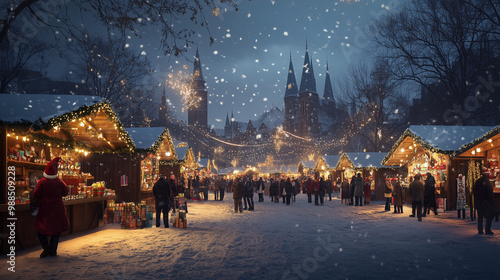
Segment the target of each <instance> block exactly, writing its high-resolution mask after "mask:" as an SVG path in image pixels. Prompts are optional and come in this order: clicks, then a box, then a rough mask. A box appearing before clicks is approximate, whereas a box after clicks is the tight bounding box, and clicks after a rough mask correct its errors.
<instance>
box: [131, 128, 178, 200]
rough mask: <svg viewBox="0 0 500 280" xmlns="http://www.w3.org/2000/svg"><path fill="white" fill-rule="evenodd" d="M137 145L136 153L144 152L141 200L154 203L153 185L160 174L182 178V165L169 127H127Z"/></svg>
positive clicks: (141, 167)
mask: <svg viewBox="0 0 500 280" xmlns="http://www.w3.org/2000/svg"><path fill="white" fill-rule="evenodd" d="M125 130H126V131H127V132H128V134H129V135H130V137H131V138H132V140H133V141H134V144H135V146H136V151H135V153H137V154H142V157H141V158H143V159H142V160H141V162H140V172H141V179H140V191H141V193H140V201H145V202H146V204H147V205H150V206H152V205H154V197H153V185H154V184H155V182H156V181H157V180H158V179H159V175H163V176H165V177H166V178H168V177H170V175H171V174H173V175H174V176H175V178H180V166H179V162H178V158H177V153H176V151H175V147H174V144H173V141H172V138H171V137H170V132H169V130H168V128H165V127H130V128H126V129H125Z"/></svg>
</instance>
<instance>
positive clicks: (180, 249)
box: [0, 194, 500, 279]
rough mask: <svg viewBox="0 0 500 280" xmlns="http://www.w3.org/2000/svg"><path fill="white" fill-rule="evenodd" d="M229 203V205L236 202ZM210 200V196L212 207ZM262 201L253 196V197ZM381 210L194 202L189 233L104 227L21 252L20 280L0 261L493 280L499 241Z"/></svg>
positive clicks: (445, 222) (60, 269)
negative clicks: (48, 249) (47, 252)
mask: <svg viewBox="0 0 500 280" xmlns="http://www.w3.org/2000/svg"><path fill="white" fill-rule="evenodd" d="M231 197H232V195H231V194H227V195H226V198H231ZM212 198H213V196H211V197H210V199H212ZM254 198H256V197H254ZM383 209H384V206H383V204H382V202H372V204H370V205H367V206H363V207H354V206H346V205H342V204H341V203H340V200H339V199H334V200H333V201H326V203H325V206H322V207H321V206H314V205H313V204H308V203H307V198H306V196H305V195H299V196H298V198H297V202H295V203H293V204H292V205H290V206H286V205H284V204H282V203H279V204H275V203H271V202H270V201H269V197H266V198H265V202H263V203H259V202H256V203H255V212H244V213H243V214H234V213H233V209H232V199H227V200H225V201H222V202H221V201H213V200H209V201H197V202H190V204H189V214H188V216H187V217H188V227H187V228H186V229H177V228H169V229H165V228H155V227H153V228H146V229H140V230H121V229H120V228H119V225H117V224H114V225H105V226H103V227H101V228H99V229H97V230H94V231H91V232H86V233H85V234H79V235H71V236H68V237H63V238H62V240H61V243H60V245H59V256H58V257H51V258H45V259H40V258H39V254H40V251H41V250H40V247H35V248H32V249H28V250H25V251H21V252H19V253H18V255H17V258H16V272H15V273H11V272H9V271H7V266H6V257H5V256H3V257H2V258H1V261H2V266H1V268H2V270H1V271H0V278H1V279H98V278H103V279H159V278H162V279H327V278H328V279H491V277H492V275H494V274H493V273H496V267H493V266H492V265H491V259H492V258H493V257H494V256H497V255H498V253H499V252H500V223H498V222H493V231H496V232H497V234H496V235H494V236H478V235H476V226H475V222H471V221H470V220H458V219H456V218H455V216H456V212H455V211H453V212H449V213H444V214H440V215H438V216H434V215H431V216H430V217H428V218H424V220H423V222H418V221H417V220H416V219H415V218H409V217H408V214H409V212H410V209H409V208H408V207H405V209H404V210H405V211H406V212H405V213H404V214H393V213H392V212H384V211H383Z"/></svg>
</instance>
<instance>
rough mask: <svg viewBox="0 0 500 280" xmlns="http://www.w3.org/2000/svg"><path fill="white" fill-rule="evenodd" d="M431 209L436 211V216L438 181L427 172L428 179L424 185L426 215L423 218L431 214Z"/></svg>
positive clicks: (435, 213) (435, 212)
mask: <svg viewBox="0 0 500 280" xmlns="http://www.w3.org/2000/svg"><path fill="white" fill-rule="evenodd" d="M431 208H433V210H434V215H437V214H438V212H437V206H436V180H435V179H434V177H433V176H432V174H431V173H430V172H427V178H426V179H425V185H424V213H423V214H422V216H423V217H425V216H426V214H429V213H430V211H431ZM428 212H429V213H428Z"/></svg>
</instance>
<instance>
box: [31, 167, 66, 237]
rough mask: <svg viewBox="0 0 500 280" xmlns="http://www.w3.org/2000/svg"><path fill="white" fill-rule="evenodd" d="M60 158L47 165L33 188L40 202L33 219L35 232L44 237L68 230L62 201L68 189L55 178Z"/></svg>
mask: <svg viewBox="0 0 500 280" xmlns="http://www.w3.org/2000/svg"><path fill="white" fill-rule="evenodd" d="M59 159H60V157H56V158H54V159H53V160H52V161H51V162H49V163H47V167H46V168H45V172H44V173H43V177H44V178H42V179H41V180H40V181H38V184H37V185H36V187H35V191H34V192H33V195H34V196H35V197H36V198H37V199H38V200H39V201H40V210H39V212H38V215H37V216H36V219H35V230H36V231H37V232H39V233H41V234H45V235H56V234H61V233H63V232H64V231H66V230H68V229H69V220H68V216H67V215H66V208H65V207H64V202H63V200H62V197H63V196H66V195H68V193H69V188H68V186H67V185H66V183H64V182H63V181H62V180H61V179H59V178H58V176H57V167H58V165H59V163H58V162H59Z"/></svg>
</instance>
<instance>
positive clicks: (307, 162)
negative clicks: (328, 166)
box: [300, 160, 316, 169]
mask: <svg viewBox="0 0 500 280" xmlns="http://www.w3.org/2000/svg"><path fill="white" fill-rule="evenodd" d="M300 163H302V165H303V166H304V167H305V168H308V169H311V168H314V166H315V165H316V162H315V161H314V160H302V161H301V162H300Z"/></svg>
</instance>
